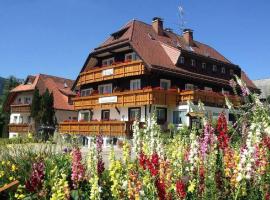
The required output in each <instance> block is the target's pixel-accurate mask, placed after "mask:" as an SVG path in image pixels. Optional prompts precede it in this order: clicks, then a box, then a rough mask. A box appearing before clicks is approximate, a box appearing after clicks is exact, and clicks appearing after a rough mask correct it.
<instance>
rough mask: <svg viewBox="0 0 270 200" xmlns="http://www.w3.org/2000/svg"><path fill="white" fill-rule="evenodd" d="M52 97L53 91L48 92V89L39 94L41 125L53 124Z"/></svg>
mask: <svg viewBox="0 0 270 200" xmlns="http://www.w3.org/2000/svg"><path fill="white" fill-rule="evenodd" d="M53 104H54V99H53V93H50V92H49V90H48V89H46V91H45V93H44V94H43V95H42V96H41V103H40V112H39V113H40V114H39V115H40V123H41V124H42V125H47V126H54V125H55V124H54V115H55V112H54V107H53Z"/></svg>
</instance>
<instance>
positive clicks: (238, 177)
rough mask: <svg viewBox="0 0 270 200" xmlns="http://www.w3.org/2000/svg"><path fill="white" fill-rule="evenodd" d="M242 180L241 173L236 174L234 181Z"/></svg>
mask: <svg viewBox="0 0 270 200" xmlns="http://www.w3.org/2000/svg"><path fill="white" fill-rule="evenodd" d="M241 180H242V174H241V173H240V174H238V176H237V178H236V181H237V182H240V181H241Z"/></svg>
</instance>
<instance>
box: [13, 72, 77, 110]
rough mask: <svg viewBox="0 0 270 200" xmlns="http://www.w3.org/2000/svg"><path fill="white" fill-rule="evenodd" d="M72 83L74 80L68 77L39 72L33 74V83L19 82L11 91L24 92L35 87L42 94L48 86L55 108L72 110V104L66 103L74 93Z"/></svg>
mask: <svg viewBox="0 0 270 200" xmlns="http://www.w3.org/2000/svg"><path fill="white" fill-rule="evenodd" d="M73 83H74V81H73V80H70V79H66V78H60V77H56V76H50V75H45V74H39V75H36V76H35V81H34V82H33V84H25V83H24V84H21V85H19V86H17V87H16V88H14V89H13V90H12V91H11V92H12V93H15V92H25V91H31V90H34V89H35V88H37V89H39V92H40V94H43V93H44V92H45V91H46V89H47V88H48V90H49V91H50V92H53V96H54V108H55V109H60V110H74V107H73V105H70V104H69V103H68V97H69V96H74V95H76V94H75V93H73V92H72V91H71V87H72V85H73Z"/></svg>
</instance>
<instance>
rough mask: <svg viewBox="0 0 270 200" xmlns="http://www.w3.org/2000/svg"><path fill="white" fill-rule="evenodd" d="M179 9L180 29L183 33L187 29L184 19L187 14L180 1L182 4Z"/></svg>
mask: <svg viewBox="0 0 270 200" xmlns="http://www.w3.org/2000/svg"><path fill="white" fill-rule="evenodd" d="M178 10H179V17H180V30H181V33H183V30H184V29H185V24H186V21H185V19H184V15H185V11H184V7H183V6H182V5H181V3H180V6H178Z"/></svg>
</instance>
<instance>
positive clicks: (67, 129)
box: [59, 121, 132, 136]
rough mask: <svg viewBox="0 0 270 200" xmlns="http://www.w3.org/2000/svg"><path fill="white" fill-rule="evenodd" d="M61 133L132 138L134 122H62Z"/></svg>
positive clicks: (60, 125)
mask: <svg viewBox="0 0 270 200" xmlns="http://www.w3.org/2000/svg"><path fill="white" fill-rule="evenodd" d="M59 132H60V133H73V134H80V135H93V136H94V135H103V136H105V135H106V136H130V135H131V133H132V122H125V121H89V122H62V123H60V124H59Z"/></svg>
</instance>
